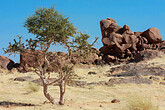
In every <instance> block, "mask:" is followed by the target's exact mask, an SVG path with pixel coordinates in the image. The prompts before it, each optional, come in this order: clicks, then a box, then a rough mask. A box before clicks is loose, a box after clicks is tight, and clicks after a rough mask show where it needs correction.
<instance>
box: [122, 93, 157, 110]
mask: <svg viewBox="0 0 165 110" xmlns="http://www.w3.org/2000/svg"><path fill="white" fill-rule="evenodd" d="M125 110H159V108H158V106H154V105H153V103H152V101H151V98H149V97H140V96H131V97H130V98H128V99H127V105H126V107H125Z"/></svg>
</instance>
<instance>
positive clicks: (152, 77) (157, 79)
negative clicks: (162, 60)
mask: <svg viewBox="0 0 165 110" xmlns="http://www.w3.org/2000/svg"><path fill="white" fill-rule="evenodd" d="M149 79H152V80H154V81H159V80H160V79H159V78H157V77H154V76H150V77H149Z"/></svg>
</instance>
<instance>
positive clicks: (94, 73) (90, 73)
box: [88, 71, 97, 75]
mask: <svg viewBox="0 0 165 110" xmlns="http://www.w3.org/2000/svg"><path fill="white" fill-rule="evenodd" d="M88 74H89V75H92V74H93V75H96V74H97V73H96V72H92V71H90V72H88Z"/></svg>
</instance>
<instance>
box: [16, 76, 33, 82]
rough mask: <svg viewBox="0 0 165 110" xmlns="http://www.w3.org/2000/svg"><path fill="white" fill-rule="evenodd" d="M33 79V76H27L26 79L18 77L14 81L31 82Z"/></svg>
mask: <svg viewBox="0 0 165 110" xmlns="http://www.w3.org/2000/svg"><path fill="white" fill-rule="evenodd" d="M32 79H33V78H32V77H31V76H25V77H16V78H15V79H14V81H29V80H32Z"/></svg>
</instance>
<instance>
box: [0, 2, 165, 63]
mask: <svg viewBox="0 0 165 110" xmlns="http://www.w3.org/2000/svg"><path fill="white" fill-rule="evenodd" d="M0 1H1V3H0V39H1V40H0V55H4V54H3V50H2V48H5V47H7V46H8V42H9V41H12V39H13V37H14V36H16V35H20V36H23V37H24V38H27V37H33V35H31V34H28V32H27V30H26V28H24V27H23V24H24V22H25V19H26V17H28V16H30V15H32V14H33V13H34V11H35V10H36V9H37V8H39V7H43V6H45V7H49V6H52V5H53V4H56V5H55V6H56V9H57V10H59V11H60V12H61V13H63V15H65V16H68V17H69V18H70V21H71V22H73V23H74V26H75V27H77V28H78V29H79V30H80V31H82V32H85V33H87V34H89V35H90V36H91V38H90V40H91V41H92V40H93V39H94V37H96V36H97V37H99V38H100V39H99V44H97V45H96V47H97V48H98V49H99V48H100V47H101V46H102V43H101V31H100V24H99V22H100V20H102V19H105V18H113V19H115V20H116V21H117V23H118V24H119V25H120V26H121V27H122V26H123V25H124V24H127V25H129V26H130V28H131V30H132V31H145V30H146V29H148V28H151V27H157V28H158V29H159V31H160V33H161V35H162V37H163V39H164V40H165V0H0ZM57 51H58V50H57ZM59 51H62V50H59ZM5 56H7V55H5ZM10 58H11V59H13V60H14V61H16V62H18V61H19V56H16V57H13V56H11V57H10Z"/></svg>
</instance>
